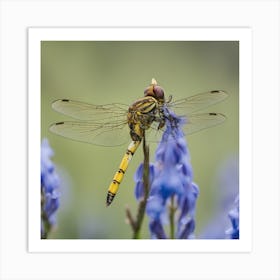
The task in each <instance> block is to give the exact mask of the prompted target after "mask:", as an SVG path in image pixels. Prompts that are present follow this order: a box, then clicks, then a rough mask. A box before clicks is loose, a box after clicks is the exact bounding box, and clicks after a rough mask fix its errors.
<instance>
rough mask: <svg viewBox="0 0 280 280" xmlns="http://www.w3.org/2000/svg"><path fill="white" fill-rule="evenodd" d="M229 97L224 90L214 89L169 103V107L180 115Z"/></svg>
mask: <svg viewBox="0 0 280 280" xmlns="http://www.w3.org/2000/svg"><path fill="white" fill-rule="evenodd" d="M227 97H228V93H226V92H225V91H223V90H212V91H207V92H202V93H198V94H196V95H193V96H190V97H186V98H183V99H179V100H176V101H174V102H171V103H167V107H168V108H170V109H172V110H174V112H175V113H176V114H178V115H188V114H190V113H193V112H195V111H198V110H202V109H204V108H206V107H208V106H211V105H214V104H216V103H218V102H220V101H222V100H224V99H225V98H227Z"/></svg>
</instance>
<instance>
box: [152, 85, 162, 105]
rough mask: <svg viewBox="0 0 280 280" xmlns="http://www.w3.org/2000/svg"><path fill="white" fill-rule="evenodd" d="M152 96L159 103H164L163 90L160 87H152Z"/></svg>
mask: <svg viewBox="0 0 280 280" xmlns="http://www.w3.org/2000/svg"><path fill="white" fill-rule="evenodd" d="M154 96H155V98H156V99H157V100H159V101H164V90H163V88H162V87H160V86H154Z"/></svg>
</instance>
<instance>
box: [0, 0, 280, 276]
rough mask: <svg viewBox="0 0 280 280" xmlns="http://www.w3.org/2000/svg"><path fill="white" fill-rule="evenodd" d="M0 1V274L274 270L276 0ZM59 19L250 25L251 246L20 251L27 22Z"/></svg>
mask: <svg viewBox="0 0 280 280" xmlns="http://www.w3.org/2000/svg"><path fill="white" fill-rule="evenodd" d="M0 6H1V9H0V44H1V48H0V78H1V82H0V90H1V91H0V94H1V95H0V99H1V100H0V107H1V109H0V121H1V125H0V129H1V133H0V136H1V138H0V144H1V151H0V155H1V157H0V162H1V169H0V170H1V174H0V182H1V183H0V192H1V193H0V267H1V269H0V279H5V280H9V279H13V280H15V279H28V280H39V279H45V280H46V279H48V280H51V279H55V280H57V279H67V280H76V279H79V280H89V279H90V280H93V279H98V280H101V279H104V280H108V279H121V280H131V279H138V280H139V279H149V280H150V279H160V280H167V279H174V280H176V279H178V280H182V279H192V280H195V279H196V280H198V279H200V280H201V279H203V280H205V279H213V280H214V279H215V280H225V279H231V280H232V279H242V280H244V279H250V280H252V279H254V280H263V279H267V280H272V279H273V280H276V279H280V271H279V263H280V251H279V248H280V244H279V236H280V232H279V221H280V217H279V213H280V208H279V205H280V201H279V196H280V195H279V194H280V193H279V185H280V181H279V143H280V139H279V127H280V125H279V119H280V118H279V112H280V108H279V104H280V99H279V91H280V87H279V77H280V71H279V69H280V68H279V66H280V65H279V61H280V57H279V49H280V44H279V43H280V40H279V38H280V37H279V34H280V24H279V18H280V12H279V7H280V6H279V1H278V0H242V1H237V0H223V1H217V0H205V1H203V0H194V1H191V0H186V1H176V0H172V1H167V0H165V1H153V0H150V1H145V0H142V1H118V0H114V1H108V0H103V1H83V0H79V1H73V0H72V1H71V0H70V1H51V0H47V1H44V0H42V1H30V0H20V1H14V0H2V1H0ZM61 25H63V26H76V27H82V26H110V25H111V26H112V25H119V26H125V25H129V26H143V25H144V26H188V27H192V26H197V27H203V26H205V27H209V26H217V27H229V26H236V27H242V26H249V27H250V28H252V31H253V43H252V45H253V69H254V71H253V139H254V142H253V159H254V164H253V185H254V187H253V192H252V194H253V205H252V206H253V244H252V250H251V252H250V253H245V254H242V253H235V254H227V253H221V254H215V253H207V254H203V253H196V254H191V253H188V254H52V253H48V254H30V253H28V251H27V245H26V244H27V236H26V231H27V229H26V227H27V210H26V209H27V197H26V194H27V175H26V173H27V168H26V164H27V153H26V149H27V143H26V140H25V137H24V136H25V135H27V77H26V75H27V58H26V57H27V36H26V29H27V28H28V27H30V26H41V27H43V26H61ZM15 100H16V102H14V101H15ZM11 104H13V106H12V105H11ZM11 106H12V108H11ZM15 112H16V113H15ZM11 123H12V124H15V125H16V129H15V126H14V125H11Z"/></svg>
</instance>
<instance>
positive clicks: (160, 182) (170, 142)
mask: <svg viewBox="0 0 280 280" xmlns="http://www.w3.org/2000/svg"><path fill="white" fill-rule="evenodd" d="M165 115H166V116H167V118H166V128H165V131H164V133H163V136H162V139H161V142H160V143H159V145H158V147H157V150H156V154H155V164H154V165H153V169H154V170H153V180H150V183H151V190H150V196H149V198H148V202H147V208H146V213H147V215H148V216H149V218H150V223H149V227H150V232H151V235H152V238H161V239H162V238H167V237H166V234H165V232H164V225H165V224H167V223H168V221H169V223H173V222H174V223H176V224H177V231H176V235H175V234H174V237H176V238H179V239H182V238H191V237H192V234H193V232H194V228H195V220H194V216H195V205H196V199H197V196H198V193H199V189H198V187H197V185H195V184H194V183H193V171H192V167H191V164H190V155H189V151H188V147H187V143H186V141H185V137H184V133H183V131H182V126H183V125H184V123H185V121H184V120H183V119H182V118H179V117H178V116H176V115H175V114H174V113H173V112H171V111H168V110H167V109H166V108H165ZM140 168H141V166H140V167H139V169H140ZM139 169H138V171H139ZM142 173H143V172H142ZM136 174H137V173H136ZM138 175H139V174H138ZM138 175H136V176H135V177H137V178H139V177H138ZM137 189H139V187H138V186H137V181H136V192H137V193H138V192H139V191H138V190H137ZM170 211H173V212H172V213H173V214H171V215H172V216H173V217H175V216H176V221H175V220H174V221H173V218H172V221H170V213H171V212H170ZM175 212H176V215H175ZM168 219H169V220H168ZM172 227H173V225H172ZM171 238H173V237H171Z"/></svg>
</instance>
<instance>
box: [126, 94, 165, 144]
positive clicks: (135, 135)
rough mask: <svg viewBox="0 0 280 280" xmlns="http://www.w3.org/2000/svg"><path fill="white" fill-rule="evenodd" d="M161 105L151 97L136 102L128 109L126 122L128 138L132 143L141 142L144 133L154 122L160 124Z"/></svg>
mask: <svg viewBox="0 0 280 280" xmlns="http://www.w3.org/2000/svg"><path fill="white" fill-rule="evenodd" d="M160 107H161V105H160V104H159V102H158V101H157V100H156V99H155V98H154V97H151V96H146V97H143V98H140V99H138V100H136V101H135V102H134V103H133V104H132V105H131V106H130V107H129V109H128V114H127V122H128V126H129V128H130V136H131V138H132V140H134V141H141V140H142V138H143V136H144V131H145V130H146V129H149V128H150V126H151V124H152V123H153V122H154V121H157V122H159V123H161V119H162V116H161V109H160Z"/></svg>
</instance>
